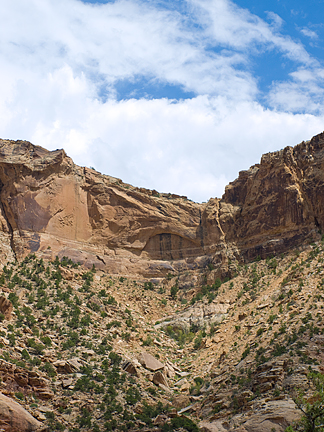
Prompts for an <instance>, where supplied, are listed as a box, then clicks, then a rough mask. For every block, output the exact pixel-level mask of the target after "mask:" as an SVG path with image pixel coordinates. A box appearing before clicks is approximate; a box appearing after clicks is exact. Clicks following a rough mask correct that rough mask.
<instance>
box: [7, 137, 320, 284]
mask: <svg viewBox="0 0 324 432" xmlns="http://www.w3.org/2000/svg"><path fill="white" fill-rule="evenodd" d="M323 164H324V133H323V134H320V135H318V136H316V137H314V138H313V139H312V140H311V141H308V142H306V143H304V142H303V143H301V144H299V145H298V146H296V147H294V148H292V147H287V148H285V149H284V150H281V151H279V152H275V153H269V154H266V155H264V156H263V157H262V159H261V162H260V164H258V165H255V166H253V167H251V168H250V169H249V170H248V171H242V172H240V174H239V177H238V179H236V180H235V181H234V182H232V183H230V184H229V185H228V186H227V187H226V191H225V194H224V195H223V197H222V199H217V198H213V199H210V200H209V202H208V203H207V204H197V203H194V202H192V201H190V200H187V199H186V198H185V197H179V196H177V195H171V194H158V193H157V192H156V191H150V190H147V189H143V188H136V187H133V186H131V185H127V184H124V183H123V182H122V181H121V180H119V179H116V178H113V177H110V176H104V175H102V174H100V173H98V172H97V171H95V170H92V169H89V168H83V167H79V166H77V165H75V164H74V163H73V161H72V160H71V159H70V158H69V157H68V156H67V155H66V153H65V152H64V150H56V151H53V152H49V151H47V150H45V149H43V148H41V147H38V146H34V145H32V144H31V143H29V142H26V141H9V140H0V190H1V192H0V256H1V259H2V261H3V262H5V261H7V260H8V259H14V258H15V257H16V258H17V259H20V258H22V257H24V256H25V255H27V254H28V253H30V252H37V253H40V254H42V255H43V256H44V257H47V258H52V259H53V258H54V257H55V256H56V255H58V256H59V257H62V256H68V257H70V258H72V259H73V260H75V261H79V262H80V263H82V264H85V265H86V266H88V267H91V266H92V265H93V264H95V265H96V266H97V267H101V268H105V269H106V270H108V271H110V272H111V273H122V274H142V275H145V276H160V275H163V274H166V273H168V272H169V271H172V270H179V269H186V268H188V269H192V268H199V267H204V266H206V265H207V264H208V263H209V262H213V263H214V264H215V265H216V266H223V267H224V268H227V260H228V258H230V259H233V258H237V259H240V260H242V259H246V260H250V259H253V258H255V257H256V256H258V255H260V256H262V257H265V256H266V255H268V254H271V253H278V252H284V251H286V250H288V249H291V248H292V247H297V246H298V245H300V244H302V243H303V242H305V241H306V240H307V241H308V240H309V239H311V238H314V237H316V236H317V235H318V231H319V230H321V229H322V228H323V226H324V211H323V208H324V207H323V204H324V202H323V200H324V194H323V192H324V191H323V180H324V175H323V173H324V170H323V168H324V166H323Z"/></svg>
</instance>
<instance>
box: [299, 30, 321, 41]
mask: <svg viewBox="0 0 324 432" xmlns="http://www.w3.org/2000/svg"><path fill="white" fill-rule="evenodd" d="M300 32H301V33H302V34H303V35H304V36H307V37H309V38H310V39H318V34H317V33H316V32H314V31H313V30H311V29H309V28H307V27H304V28H302V29H300Z"/></svg>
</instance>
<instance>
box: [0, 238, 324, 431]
mask: <svg viewBox="0 0 324 432" xmlns="http://www.w3.org/2000/svg"><path fill="white" fill-rule="evenodd" d="M323 261H324V246H323V244H322V242H318V243H314V244H312V245H309V246H304V248H303V250H301V251H298V250H295V251H294V252H292V253H289V254H286V255H282V256H277V257H273V258H268V259H266V260H259V261H256V262H254V263H251V264H249V265H244V266H240V265H238V264H236V265H235V269H236V274H235V276H234V277H233V278H232V279H230V280H228V281H223V282H222V281H221V280H219V279H218V278H217V277H215V275H216V274H217V270H213V269H212V268H209V269H206V270H204V271H202V270H196V271H195V275H188V272H187V271H186V272H184V273H179V274H177V275H176V276H174V275H172V274H168V275H167V277H166V278H164V279H161V280H159V281H155V283H152V282H151V281H148V280H145V279H134V278H125V277H122V276H120V277H116V276H111V275H108V274H107V273H105V272H103V271H101V270H97V271H95V269H92V270H91V271H89V270H86V269H84V268H82V267H81V266H79V265H76V264H74V263H73V262H72V261H69V260H68V259H67V258H64V259H63V260H62V261H60V260H59V259H56V260H54V261H53V262H46V261H44V260H43V259H42V258H37V257H36V256H35V255H30V256H27V257H26V258H25V259H24V260H23V262H22V263H20V264H18V263H13V264H8V265H7V266H5V267H4V269H3V273H2V276H1V278H0V284H1V288H0V290H1V291H2V295H1V297H0V299H2V298H6V300H7V302H2V305H3V312H1V315H0V319H1V322H0V329H1V330H0V376H1V383H0V392H1V394H2V395H3V398H4V397H6V399H5V400H4V399H3V398H2V399H1V397H0V412H1V413H3V414H2V415H1V418H0V428H2V429H3V430H4V431H17V432H18V431H19V432H24V431H36V430H37V431H41V430H42V431H46V430H47V431H60V430H62V431H66V432H68V431H74V432H77V431H97V432H98V431H109V430H129V431H138V430H143V431H162V432H163V431H171V430H179V431H180V430H188V431H198V430H202V431H205V432H212V431H216V432H221V431H234V430H237V431H240V432H246V431H247V432H254V431H258V432H274V431H284V430H285V428H286V427H287V426H288V425H289V424H290V423H291V422H293V421H294V420H297V419H298V418H299V417H300V412H299V411H298V409H297V408H296V406H295V404H294V402H293V397H294V396H295V395H296V391H297V389H301V390H305V391H309V392H310V393H309V395H310V396H311V394H312V391H311V387H310V385H309V381H308V378H307V375H308V373H309V371H310V370H313V371H319V372H321V371H323V361H324V354H323V353H324V325H323V323H324V321H323V314H324V295H323V289H324V288H323V287H324V270H323ZM192 276H195V277H196V281H197V283H196V286H195V287H194V288H191V287H188V286H186V283H185V282H186V280H187V279H188V278H189V277H192ZM199 280H201V282H199ZM208 281H213V284H209V283H208ZM8 303H10V304H11V305H12V307H11V308H10V307H8ZM14 403H16V404H19V406H20V408H19V410H16V409H14V410H12V409H11V410H10V408H9V404H11V406H12V404H14ZM13 412H14V413H15V417H14V418H13V417H12V413H13Z"/></svg>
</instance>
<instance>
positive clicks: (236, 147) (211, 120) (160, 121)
mask: <svg viewBox="0 0 324 432" xmlns="http://www.w3.org/2000/svg"><path fill="white" fill-rule="evenodd" d="M3 3H4V4H2V5H1V6H0V13H1V17H2V23H3V24H2V26H1V28H0V61H1V71H0V77H1V79H0V95H1V97H0V113H1V115H0V136H1V137H3V138H10V139H26V140H29V141H31V142H33V143H35V144H38V145H42V146H44V147H46V148H48V149H56V148H64V149H65V150H66V151H67V153H68V154H69V155H70V156H71V157H73V159H74V161H75V162H76V163H78V164H80V165H87V166H94V167H95V168H96V169H98V170H99V171H101V172H103V173H106V174H109V175H112V176H116V177H119V178H121V179H122V180H123V181H125V182H129V183H131V184H134V185H136V186H143V187H148V188H152V189H153V188H154V189H157V190H159V191H161V192H173V193H178V194H182V195H187V196H188V197H189V198H191V199H193V200H195V201H206V200H208V199H209V198H210V197H215V196H218V197H221V195H222V193H223V191H224V187H225V185H226V184H227V183H228V182H230V181H232V180H234V179H235V178H236V177H237V175H238V172H239V171H240V170H242V169H247V168H248V167H249V166H250V165H252V164H254V163H258V162H259V159H260V157H261V155H262V154H263V153H265V152H268V151H274V150H278V149H280V148H283V147H285V146H287V145H295V144H298V143H299V142H301V141H302V140H307V139H310V138H311V137H312V136H313V135H315V134H317V133H319V132H322V130H323V129H324V127H323V125H324V122H323V120H324V109H323V107H324V105H323V97H324V65H323V47H324V45H323V39H324V25H323V24H322V23H321V18H322V17H323V15H324V0H322V1H320V0H318V1H313V0H309V1H308V2H305V1H300V0H296V1H291V0H289V1H284V0H272V1H270V0H265V1H262V2H260V1H256V0H237V1H235V2H234V1H229V0H186V1H185V0H174V1H166V0H164V1H163V0H160V1H158V0H156V1H154V0H150V1H145V0H141V1H140V0H116V1H101V2H95V1H90V0H88V1H81V0H55V1H54V0H42V2H39V1H38V0H30V1H29V2H26V1H24V0H12V1H11V2H3Z"/></svg>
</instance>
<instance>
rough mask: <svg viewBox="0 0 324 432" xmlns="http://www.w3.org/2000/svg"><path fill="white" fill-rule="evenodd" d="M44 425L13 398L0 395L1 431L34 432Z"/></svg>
mask: <svg viewBox="0 0 324 432" xmlns="http://www.w3.org/2000/svg"><path fill="white" fill-rule="evenodd" d="M41 426H42V423H40V422H39V421H38V420H36V419H35V418H34V417H33V416H32V415H31V414H29V412H28V411H26V410H25V409H24V408H23V407H22V406H21V405H19V404H18V403H17V402H15V401H14V400H12V399H11V398H9V397H7V396H5V395H3V394H2V393H0V430H1V431H3V432H33V431H37V430H38V429H40V428H41Z"/></svg>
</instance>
